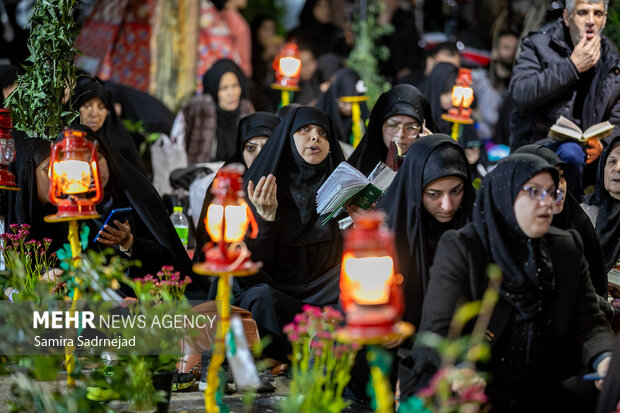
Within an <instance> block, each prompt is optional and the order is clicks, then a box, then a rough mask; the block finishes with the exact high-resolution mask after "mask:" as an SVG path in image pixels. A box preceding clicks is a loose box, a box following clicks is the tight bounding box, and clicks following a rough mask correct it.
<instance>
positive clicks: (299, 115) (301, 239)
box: [244, 106, 344, 246]
mask: <svg viewBox="0 0 620 413" xmlns="http://www.w3.org/2000/svg"><path fill="white" fill-rule="evenodd" d="M308 124H316V125H319V126H321V127H323V128H324V129H325V130H326V131H327V133H328V135H329V154H328V155H327V157H326V158H325V159H324V160H323V162H321V163H320V164H318V165H311V164H309V163H307V162H306V161H304V160H303V158H302V157H301V155H300V154H299V153H298V152H297V149H296V147H295V142H294V139H293V134H294V133H295V131H297V130H298V129H299V128H301V127H302V126H305V125H308ZM342 161H344V155H343V153H342V150H341V149H340V144H339V143H338V139H337V138H336V134H335V132H334V129H333V127H332V124H331V122H330V120H329V117H328V116H327V115H326V114H325V113H324V112H322V111H321V110H319V109H316V108H312V107H308V106H304V107H299V108H295V109H294V110H293V111H292V112H291V113H290V114H289V115H288V116H287V117H286V119H285V120H284V121H283V122H282V123H280V124H279V125H278V127H277V128H276V130H275V131H274V132H273V134H272V135H271V138H270V139H269V141H268V142H267V144H266V145H265V146H264V147H263V149H262V150H261V152H260V154H259V155H258V156H257V157H256V159H255V160H254V163H253V164H252V166H251V167H250V169H249V170H248V171H247V173H246V174H245V177H244V180H245V184H246V185H247V183H248V182H249V181H250V180H251V181H252V182H253V183H254V184H255V185H256V183H257V182H258V180H259V179H260V178H261V177H263V176H267V175H269V174H273V175H274V176H275V177H276V183H277V185H278V191H277V192H278V195H277V196H278V212H277V217H276V219H277V222H276V226H277V234H278V235H277V238H278V241H279V242H281V243H283V244H287V245H289V246H304V245H310V244H314V243H318V242H321V241H329V240H332V239H334V238H335V237H336V236H339V232H338V231H339V230H338V226H337V223H335V222H333V221H332V222H331V223H330V224H328V225H325V226H321V220H320V219H319V215H318V214H317V213H316V193H317V191H318V189H319V188H320V187H321V185H322V184H323V182H325V179H327V177H328V176H329V175H330V174H331V173H332V172H333V171H334V169H336V167H337V166H338V165H339V164H340V162H342ZM250 204H251V203H250ZM259 237H261V235H260V233H259Z"/></svg>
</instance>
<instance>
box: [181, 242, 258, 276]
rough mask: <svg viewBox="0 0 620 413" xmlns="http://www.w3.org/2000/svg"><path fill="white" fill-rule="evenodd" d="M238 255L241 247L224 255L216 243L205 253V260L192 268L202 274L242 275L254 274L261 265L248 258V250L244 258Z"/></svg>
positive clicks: (249, 256)
mask: <svg viewBox="0 0 620 413" xmlns="http://www.w3.org/2000/svg"><path fill="white" fill-rule="evenodd" d="M240 256H241V248H237V249H235V250H234V251H232V252H229V255H228V256H224V255H223V254H222V251H221V249H220V247H219V245H216V246H215V247H213V248H211V249H209V250H208V251H207V253H206V254H205V262H201V263H198V264H195V265H194V267H193V270H194V272H195V273H197V274H202V275H214V276H222V275H233V276H236V277H243V276H248V275H254V274H256V273H257V272H258V270H259V269H260V267H261V266H262V265H261V263H255V262H253V261H252V260H251V259H250V258H251V255H250V254H249V251H248V252H247V256H246V257H245V258H243V259H240Z"/></svg>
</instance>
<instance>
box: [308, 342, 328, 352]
mask: <svg viewBox="0 0 620 413" xmlns="http://www.w3.org/2000/svg"><path fill="white" fill-rule="evenodd" d="M324 347H325V343H324V342H323V341H320V340H312V341H311V342H310V348H311V349H313V350H316V349H319V350H320V349H322V348H324Z"/></svg>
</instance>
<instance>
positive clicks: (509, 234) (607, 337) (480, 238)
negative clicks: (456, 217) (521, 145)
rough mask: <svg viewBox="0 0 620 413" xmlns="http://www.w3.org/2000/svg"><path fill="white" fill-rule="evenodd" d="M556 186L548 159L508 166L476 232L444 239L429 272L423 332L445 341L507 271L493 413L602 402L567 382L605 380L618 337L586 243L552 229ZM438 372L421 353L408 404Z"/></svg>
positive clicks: (489, 193) (494, 345)
mask: <svg viewBox="0 0 620 413" xmlns="http://www.w3.org/2000/svg"><path fill="white" fill-rule="evenodd" d="M557 186H558V172H557V171H556V169H555V168H553V167H552V166H550V165H549V164H548V163H547V162H546V161H544V160H543V159H541V158H540V157H537V156H535V155H531V154H514V155H512V156H510V157H509V158H507V159H506V160H504V161H502V162H500V163H499V164H498V166H497V168H495V169H494V170H493V171H492V172H490V173H489V174H488V175H487V176H486V177H485V179H484V181H483V183H482V186H481V188H480V191H479V192H478V194H477V198H476V204H475V206H474V213H473V222H472V223H470V224H468V225H466V226H465V227H463V228H462V229H460V230H458V231H448V232H446V233H445V234H444V235H443V236H442V238H441V240H440V241H439V245H438V247H437V253H436V254H435V260H434V263H433V266H432V268H431V276H430V284H429V288H428V293H427V295H426V298H425V301H424V308H423V311H422V324H421V330H422V331H430V332H433V333H436V334H439V335H441V336H446V335H447V334H448V329H449V324H450V320H451V319H452V315H453V313H454V310H455V309H456V307H457V304H458V303H462V302H466V301H473V300H480V299H481V298H482V295H483V293H484V291H485V290H486V288H487V287H488V283H489V281H488V278H487V275H486V271H487V266H488V265H489V264H491V263H495V264H497V265H498V266H499V268H500V269H501V271H502V279H501V282H500V283H499V286H498V289H499V296H500V298H499V300H498V302H497V304H496V306H495V308H494V309H493V313H492V315H491V318H490V322H489V325H488V327H487V334H486V336H487V338H488V340H489V341H490V346H491V357H490V360H489V361H487V362H486V363H480V364H479V365H477V366H476V368H477V369H478V370H481V371H486V372H488V373H489V376H488V383H487V384H486V389H485V393H486V395H487V396H488V397H489V401H490V402H491V403H492V405H493V409H494V410H495V411H502V412H513V411H515V412H516V411H519V412H522V411H527V409H530V410H533V411H561V410H562V409H566V411H592V409H593V404H592V402H595V400H596V399H595V396H596V395H595V394H592V398H591V399H589V398H587V397H586V398H583V395H582V396H581V397H578V396H576V395H575V394H574V393H571V392H570V391H568V390H567V389H566V388H564V387H563V386H562V382H563V381H564V380H565V379H568V378H570V377H573V376H575V375H579V374H583V373H584V372H587V371H596V372H598V373H599V374H600V375H601V376H605V374H606V372H607V368H608V366H609V360H610V353H609V351H611V349H612V346H613V336H612V333H611V330H610V328H609V324H607V321H606V320H605V318H604V316H603V314H602V312H601V311H600V309H599V307H598V303H597V297H596V293H595V291H594V288H592V283H591V281H590V277H589V275H588V265H587V262H586V260H585V259H584V257H583V245H582V241H581V238H580V237H579V236H578V234H577V232H576V231H574V230H569V231H563V230H559V229H556V228H553V227H551V221H552V219H553V206H554V201H555V199H556V198H557V196H558V192H557ZM466 333H467V331H466ZM439 363H440V362H439V357H437V355H436V354H435V353H434V352H432V351H430V350H428V349H425V348H422V347H416V348H414V350H413V352H412V354H411V355H410V356H409V357H408V358H406V359H405V360H404V361H403V362H402V363H401V366H400V367H401V369H400V372H399V376H400V390H401V394H402V399H403V400H404V399H405V398H407V397H408V396H410V395H412V394H414V393H415V392H416V391H417V390H418V389H420V388H421V387H423V386H425V385H426V384H427V383H428V381H429V379H430V378H431V377H432V375H433V373H434V372H435V371H436V370H437V369H438V368H439V367H440V366H439ZM596 384H597V386H600V385H601V384H602V383H601V380H599V381H598V382H597V383H596ZM590 390H592V393H594V388H592V389H590ZM586 399H587V400H586ZM567 407H568V408H567Z"/></svg>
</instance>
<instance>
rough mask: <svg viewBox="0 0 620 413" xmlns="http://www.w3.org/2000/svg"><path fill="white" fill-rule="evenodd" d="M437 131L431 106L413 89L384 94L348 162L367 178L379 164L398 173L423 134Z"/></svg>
mask: <svg viewBox="0 0 620 413" xmlns="http://www.w3.org/2000/svg"><path fill="white" fill-rule="evenodd" d="M424 128H426V129H427V130H426V132H429V131H430V132H434V131H435V122H434V121H433V115H432V113H431V109H430V106H429V104H428V102H427V100H426V98H425V97H424V95H422V93H420V91H419V90H418V89H416V88H415V87H413V86H411V85H398V86H394V87H393V88H392V89H390V90H389V91H387V92H385V93H383V94H382V95H381V96H380V97H379V99H378V100H377V103H375V106H374V107H373V108H372V111H371V112H370V120H369V121H368V129H367V130H366V133H365V134H364V136H363V137H362V140H361V142H360V144H359V145H358V146H357V148H356V149H355V151H354V152H353V153H352V154H351V157H350V158H349V159H348V162H349V163H350V164H351V165H353V166H354V167H355V168H357V169H358V170H359V171H361V172H362V173H363V174H364V175H366V176H368V174H369V173H370V172H372V170H373V169H374V168H375V166H376V165H377V164H378V163H379V162H383V163H385V164H386V165H387V166H389V167H390V168H392V170H394V171H397V170H398V168H399V167H400V165H401V164H402V163H403V159H404V156H405V154H406V153H407V150H408V149H409V147H410V146H411V144H412V143H413V142H415V140H416V139H417V138H418V136H419V135H420V132H422V131H423V129H424Z"/></svg>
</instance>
